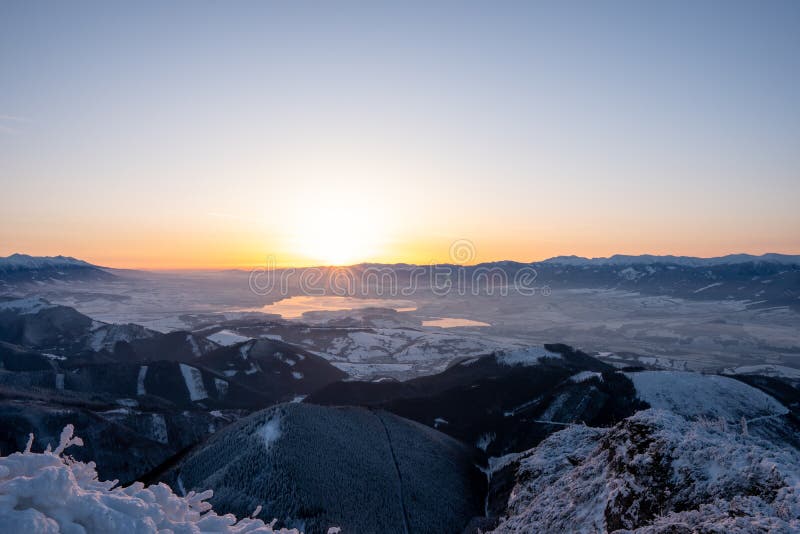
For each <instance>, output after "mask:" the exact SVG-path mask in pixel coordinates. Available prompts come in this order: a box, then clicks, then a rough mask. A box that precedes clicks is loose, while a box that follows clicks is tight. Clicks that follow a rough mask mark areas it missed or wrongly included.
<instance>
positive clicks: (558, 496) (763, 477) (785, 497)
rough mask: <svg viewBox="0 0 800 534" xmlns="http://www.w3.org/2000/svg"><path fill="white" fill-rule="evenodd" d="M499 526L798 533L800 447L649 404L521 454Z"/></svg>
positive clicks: (522, 529) (572, 430)
mask: <svg viewBox="0 0 800 534" xmlns="http://www.w3.org/2000/svg"><path fill="white" fill-rule="evenodd" d="M517 462H518V463H517V464H516V468H515V473H514V479H515V480H516V484H515V485H514V487H513V489H512V490H511V493H510V495H509V498H508V507H507V509H506V512H505V514H504V515H503V517H502V518H501V521H500V523H499V525H498V526H497V527H496V529H495V530H494V532H498V533H500V532H525V533H528V532H642V533H644V532H748V533H749V532H766V531H770V532H772V531H775V532H798V531H800V454H799V453H798V451H797V450H795V449H794V448H790V447H782V446H776V445H774V444H772V443H771V442H769V441H766V440H763V439H760V438H758V437H754V436H751V435H749V434H748V433H747V427H746V425H742V426H740V427H729V426H727V425H725V424H722V423H720V424H708V423H707V422H705V421H689V420H687V419H686V418H684V417H682V416H680V415H677V414H674V413H671V412H668V411H664V410H645V411H642V412H639V413H637V414H636V415H634V416H632V417H630V418H628V419H626V420H624V421H622V422H621V423H619V424H617V425H616V426H614V427H612V428H607V429H600V428H589V427H583V426H572V427H569V428H567V429H565V430H562V431H560V432H557V433H555V434H553V435H551V436H550V437H548V438H547V439H546V440H545V441H543V442H542V443H541V444H540V445H539V446H538V447H536V448H534V449H531V450H530V451H528V452H527V453H524V454H523V455H521V457H520V458H519V459H517Z"/></svg>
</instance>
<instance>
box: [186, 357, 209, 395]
mask: <svg viewBox="0 0 800 534" xmlns="http://www.w3.org/2000/svg"><path fill="white" fill-rule="evenodd" d="M180 368H181V374H183V381H184V382H185V383H186V389H188V390H189V399H190V400H191V401H193V402H194V401H199V400H203V399H207V398H208V393H207V392H206V387H205V385H204V384H203V374H202V373H201V372H200V370H199V369H197V368H195V367H192V366H191V365H186V364H185V363H182V364H180Z"/></svg>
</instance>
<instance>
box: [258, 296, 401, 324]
mask: <svg viewBox="0 0 800 534" xmlns="http://www.w3.org/2000/svg"><path fill="white" fill-rule="evenodd" d="M363 308H390V309H393V310H397V311H399V312H404V311H414V310H416V309H417V305H416V304H415V303H414V302H412V301H410V300H390V299H357V298H353V297H332V296H324V297H309V296H300V297H290V298H285V299H281V300H279V301H277V302H273V303H272V304H267V305H266V306H264V307H262V308H258V309H257V310H254V311H260V312H262V313H275V314H278V315H280V316H281V317H283V318H284V319H299V318H300V317H302V316H303V314H304V313H306V312H312V311H340V310H359V309H363Z"/></svg>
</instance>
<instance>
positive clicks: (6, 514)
mask: <svg viewBox="0 0 800 534" xmlns="http://www.w3.org/2000/svg"><path fill="white" fill-rule="evenodd" d="M72 433H73V428H72V425H68V426H67V427H66V428H65V429H64V432H63V433H62V434H61V443H60V444H59V446H58V447H56V449H55V450H54V451H50V448H49V447H48V450H46V451H45V452H44V453H33V452H31V450H30V445H31V443H32V441H33V436H32V435H31V438H30V440H29V442H28V448H27V449H26V451H25V452H22V453H19V452H18V453H14V454H11V455H9V456H0V530H1V531H3V532H32V533H33V532H36V533H37V534H45V533H65V534H91V533H109V532H114V533H120V534H127V533H137V534H139V533H150V532H172V533H174V534H179V533H181V534H183V533H186V534H188V533H203V532H215V533H218V532H230V533H259V534H269V533H273V532H281V533H284V534H290V533H297V531H296V530H285V529H282V530H273V528H272V526H271V525H269V524H266V523H264V522H263V521H261V520H259V519H242V520H239V521H237V519H236V517H234V516H233V515H232V514H226V515H218V514H216V513H215V512H214V511H213V510H212V509H211V505H210V504H209V503H208V502H206V500H207V499H209V498H211V496H212V492H211V491H204V492H202V493H195V492H190V493H189V494H187V495H186V496H185V497H181V496H178V495H176V494H175V493H173V492H172V489H170V487H169V486H167V485H166V484H158V485H155V486H145V485H144V484H142V483H140V482H136V483H134V484H132V485H130V486H127V487H120V486H117V485H116V484H117V482H116V481H100V480H98V477H97V471H96V470H95V465H94V463H93V462H90V463H82V462H78V461H75V460H73V459H72V458H70V457H69V456H65V455H64V454H63V453H64V449H66V448H67V447H70V446H73V445H78V446H80V445H83V442H82V441H81V440H80V438H74V437H73V436H72Z"/></svg>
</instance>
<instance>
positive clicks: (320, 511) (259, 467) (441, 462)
mask: <svg viewBox="0 0 800 534" xmlns="http://www.w3.org/2000/svg"><path fill="white" fill-rule="evenodd" d="M473 454H474V453H473V450H471V449H470V448H469V447H467V446H465V445H462V444H461V443H459V442H457V441H455V440H454V439H452V438H449V437H448V436H445V435H444V434H441V433H439V432H437V431H435V430H433V429H430V428H427V427H425V426H422V425H419V424H417V423H414V422H411V421H407V420H404V419H401V418H399V417H396V416H394V415H391V414H388V413H386V412H380V411H371V410H368V409H364V408H327V407H321V406H314V405H304V404H284V405H279V406H276V407H273V408H270V409H267V410H264V411H261V412H258V413H256V414H253V415H251V416H249V417H247V418H245V419H242V420H240V421H238V422H236V423H234V424H233V425H231V426H230V427H228V428H226V429H224V430H223V431H221V432H219V433H217V434H215V435H214V436H212V437H211V438H210V439H209V440H208V441H207V443H205V444H204V445H202V446H200V447H198V448H197V449H196V450H194V451H192V452H191V453H189V454H188V455H187V456H186V457H185V458H184V459H183V460H182V461H181V462H180V464H179V465H178V466H176V467H175V468H174V469H173V470H172V471H170V472H169V473H167V474H166V476H165V481H166V482H167V483H170V484H172V485H173V486H175V487H180V488H185V489H186V490H187V491H188V490H192V489H199V488H213V489H214V491H215V495H214V497H213V498H212V500H211V502H212V504H214V506H215V508H216V509H217V510H222V511H226V512H232V513H238V514H247V513H249V512H250V511H252V510H253V509H255V507H256V506H258V505H262V506H263V509H262V512H261V516H260V517H264V518H272V517H276V518H278V519H279V521H280V523H281V524H284V525H287V526H296V527H298V528H301V530H304V531H305V532H307V533H315V532H325V531H326V529H327V527H328V526H329V525H338V526H341V527H342V530H343V531H344V532H402V531H405V532H458V531H460V530H461V529H463V528H464V526H465V525H466V524H467V522H468V521H469V519H470V518H471V517H473V516H475V515H479V514H481V513H482V506H483V502H482V494H483V487H484V484H485V483H484V478H483V476H482V475H481V474H480V473H479V472H478V471H477V469H476V468H475V467H474V465H473V462H474V456H473Z"/></svg>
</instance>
